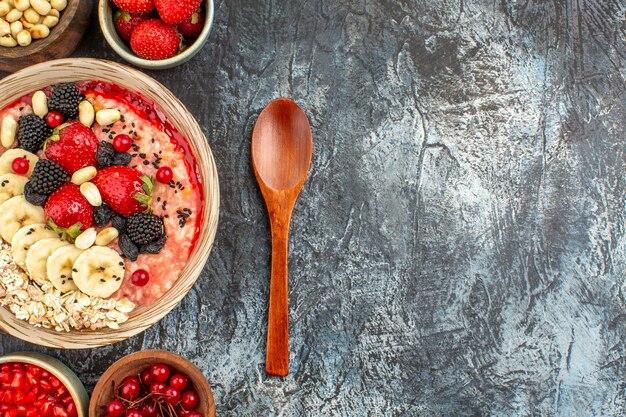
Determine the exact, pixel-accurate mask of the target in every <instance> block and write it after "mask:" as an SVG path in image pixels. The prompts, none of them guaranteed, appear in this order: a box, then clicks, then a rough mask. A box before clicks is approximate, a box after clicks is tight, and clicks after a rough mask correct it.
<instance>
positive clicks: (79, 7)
mask: <svg viewBox="0 0 626 417" xmlns="http://www.w3.org/2000/svg"><path fill="white" fill-rule="evenodd" d="M92 6H93V1H91V0H0V70H1V71H8V72H13V71H17V70H19V69H21V68H24V67H27V66H29V65H32V64H36V63H39V62H44V61H49V60H51V59H56V58H64V57H67V56H69V55H70V54H72V52H74V50H76V48H77V47H78V44H79V42H80V40H81V39H82V36H83V33H84V32H85V29H86V28H87V25H88V24H89V18H90V14H91V10H92Z"/></svg>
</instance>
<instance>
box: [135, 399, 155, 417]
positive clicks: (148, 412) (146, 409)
mask: <svg viewBox="0 0 626 417" xmlns="http://www.w3.org/2000/svg"><path fill="white" fill-rule="evenodd" d="M139 412H141V415H142V416H143V417H157V416H158V415H159V408H158V406H157V405H156V403H155V402H154V401H146V402H145V403H143V405H142V406H141V408H140V409H139Z"/></svg>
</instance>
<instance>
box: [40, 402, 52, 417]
mask: <svg viewBox="0 0 626 417" xmlns="http://www.w3.org/2000/svg"><path fill="white" fill-rule="evenodd" d="M52 407H54V403H53V402H52V401H45V402H44V403H43V404H42V405H41V406H40V407H39V411H40V412H41V415H42V416H51V415H52Z"/></svg>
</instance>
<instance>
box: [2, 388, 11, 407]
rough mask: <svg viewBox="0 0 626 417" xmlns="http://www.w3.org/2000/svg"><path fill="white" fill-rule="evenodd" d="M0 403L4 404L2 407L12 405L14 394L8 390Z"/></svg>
mask: <svg viewBox="0 0 626 417" xmlns="http://www.w3.org/2000/svg"><path fill="white" fill-rule="evenodd" d="M0 401H1V402H2V405H11V404H13V392H12V391H9V390H6V391H5V392H4V395H3V396H2V398H1V399H0Z"/></svg>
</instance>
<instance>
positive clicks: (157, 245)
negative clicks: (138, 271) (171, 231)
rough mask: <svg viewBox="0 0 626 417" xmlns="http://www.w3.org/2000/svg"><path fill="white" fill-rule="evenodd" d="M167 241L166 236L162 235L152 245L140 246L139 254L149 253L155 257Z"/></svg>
mask: <svg viewBox="0 0 626 417" xmlns="http://www.w3.org/2000/svg"><path fill="white" fill-rule="evenodd" d="M166 240H167V236H165V235H163V236H161V237H160V238H158V239H157V240H155V241H154V242H152V243H148V244H147V245H141V246H140V247H139V253H151V254H154V255H156V254H157V253H160V252H161V250H162V249H163V246H165V241H166Z"/></svg>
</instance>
